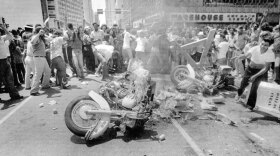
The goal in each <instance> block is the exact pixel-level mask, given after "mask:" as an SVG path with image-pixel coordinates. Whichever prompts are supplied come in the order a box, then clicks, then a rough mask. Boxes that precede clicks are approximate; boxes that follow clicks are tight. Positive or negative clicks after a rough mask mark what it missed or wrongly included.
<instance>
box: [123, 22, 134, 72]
mask: <svg viewBox="0 0 280 156" xmlns="http://www.w3.org/2000/svg"><path fill="white" fill-rule="evenodd" d="M130 30H131V27H130V26H127V27H126V28H125V32H124V37H123V50H122V54H123V60H124V62H125V64H128V65H127V71H129V70H130V68H131V67H130V66H131V63H132V59H133V55H132V49H131V46H130V41H132V39H135V37H134V36H133V35H131V34H130Z"/></svg>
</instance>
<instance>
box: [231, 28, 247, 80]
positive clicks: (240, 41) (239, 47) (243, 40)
mask: <svg viewBox="0 0 280 156" xmlns="http://www.w3.org/2000/svg"><path fill="white" fill-rule="evenodd" d="M248 41H250V38H249V37H248V36H247V34H245V33H244V30H243V26H239V27H238V29H237V34H236V36H235V38H234V46H235V49H236V50H235V56H240V55H241V54H243V49H244V47H245V45H246V44H247V42H248ZM235 68H236V69H235V70H236V75H239V74H241V76H243V75H244V72H245V60H244V61H240V60H239V59H236V60H235Z"/></svg>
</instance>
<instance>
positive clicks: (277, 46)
mask: <svg viewBox="0 0 280 156" xmlns="http://www.w3.org/2000/svg"><path fill="white" fill-rule="evenodd" d="M273 37H274V44H273V51H274V53H275V57H276V58H275V67H274V74H275V80H274V81H275V82H276V83H277V84H279V85H280V67H279V66H280V25H277V26H275V27H274V36H273Z"/></svg>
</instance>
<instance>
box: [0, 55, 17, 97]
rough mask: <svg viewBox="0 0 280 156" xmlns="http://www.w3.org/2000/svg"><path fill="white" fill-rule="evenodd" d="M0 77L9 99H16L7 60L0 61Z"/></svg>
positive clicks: (15, 91)
mask: <svg viewBox="0 0 280 156" xmlns="http://www.w3.org/2000/svg"><path fill="white" fill-rule="evenodd" d="M0 77H1V78H3V79H4V81H5V82H4V83H5V85H6V89H7V91H8V92H9V94H10V97H11V98H14V97H18V96H19V93H18V91H17V90H16V88H15V86H14V78H13V75H12V70H11V65H10V62H9V61H8V60H7V59H0ZM0 80H2V79H0ZM1 83H2V82H0V84H1Z"/></svg>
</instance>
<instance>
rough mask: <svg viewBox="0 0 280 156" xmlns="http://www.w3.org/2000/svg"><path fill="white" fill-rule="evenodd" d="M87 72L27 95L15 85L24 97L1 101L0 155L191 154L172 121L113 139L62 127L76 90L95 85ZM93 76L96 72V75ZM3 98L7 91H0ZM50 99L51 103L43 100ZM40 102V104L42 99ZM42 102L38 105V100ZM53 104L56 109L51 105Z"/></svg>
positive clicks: (95, 82) (48, 100) (87, 90)
mask: <svg viewBox="0 0 280 156" xmlns="http://www.w3.org/2000/svg"><path fill="white" fill-rule="evenodd" d="M94 79H96V78H94V77H90V76H88V77H87V79H85V80H84V81H85V82H88V84H82V82H81V81H78V80H77V78H72V79H71V81H70V84H71V89H69V90H60V89H59V88H56V87H53V88H51V89H49V90H45V91H41V93H42V94H41V95H40V96H34V97H28V94H29V92H28V91H26V90H22V91H20V93H21V94H22V95H24V96H25V97H26V98H25V99H24V100H21V101H16V102H13V103H11V102H5V103H6V104H2V105H1V110H0V118H1V119H0V155H5V156H22V155H24V156H25V155H26V156H39V155H42V156H43V155H50V156H68V155H69V156H70V155H71V156H72V155H73V156H78V155H83V156H86V155H91V156H92V155H96V156H99V155H102V156H112V155H115V156H140V155H141V156H144V155H146V156H157V155H163V156H170V155H172V156H182V155H195V153H194V152H193V150H192V148H191V147H190V145H189V144H188V143H187V142H186V141H185V139H184V138H183V137H182V136H181V134H180V133H179V131H178V130H177V129H176V128H175V127H174V126H173V125H172V124H168V123H164V122H160V123H157V124H156V126H150V127H148V128H146V130H145V131H144V133H143V134H141V135H140V136H135V137H132V138H130V139H125V138H124V135H123V134H121V133H118V136H117V137H116V138H114V139H108V138H107V139H106V138H105V139H104V140H101V139H100V140H97V141H93V142H89V143H87V142H85V141H84V139H83V138H80V137H78V136H75V135H74V134H72V133H71V132H70V131H69V130H68V129H67V127H66V125H65V122H64V111H65V109H66V107H67V104H68V103H69V102H70V101H71V100H72V99H74V98H75V97H77V96H80V95H85V94H87V93H88V92H89V91H90V90H97V89H98V87H99V86H100V83H99V82H97V81H95V80H94ZM97 79H98V78H97ZM1 98H2V99H3V100H8V99H9V97H8V95H7V94H1ZM52 100H55V101H56V104H54V105H51V104H49V102H50V101H52ZM42 103H43V104H42ZM42 105H43V107H40V106H42ZM54 110H57V112H58V114H54V113H53V111H54ZM160 134H165V136H166V140H165V141H161V142H158V141H155V140H151V139H150V138H151V136H156V135H160Z"/></svg>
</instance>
